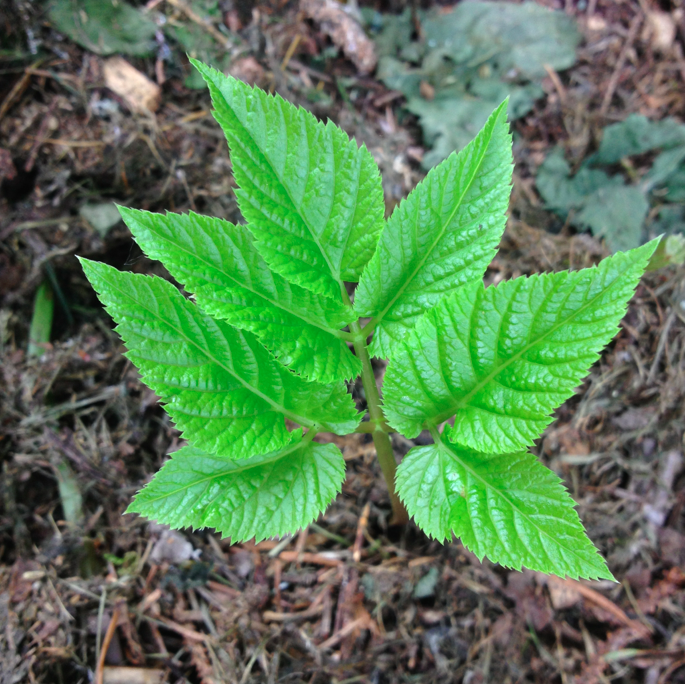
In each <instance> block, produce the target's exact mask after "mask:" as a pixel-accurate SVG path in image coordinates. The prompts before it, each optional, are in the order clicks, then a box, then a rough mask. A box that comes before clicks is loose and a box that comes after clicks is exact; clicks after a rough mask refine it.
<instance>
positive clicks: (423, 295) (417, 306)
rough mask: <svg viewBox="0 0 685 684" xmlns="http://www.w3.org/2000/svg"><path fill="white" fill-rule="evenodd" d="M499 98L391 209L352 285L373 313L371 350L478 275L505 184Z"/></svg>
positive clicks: (507, 149)
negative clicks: (469, 138) (481, 122)
mask: <svg viewBox="0 0 685 684" xmlns="http://www.w3.org/2000/svg"><path fill="white" fill-rule="evenodd" d="M506 113H507V108H506V103H504V104H502V105H501V106H500V107H499V108H498V109H497V110H496V111H495V112H494V113H493V114H492V116H491V117H490V119H489V120H488V122H487V123H486V125H485V127H484V128H483V130H482V131H481V132H480V133H479V134H478V136H477V137H476V138H475V140H474V141H473V142H472V143H470V144H469V145H468V146H467V147H466V148H464V149H463V150H462V151H461V152H460V153H459V154H453V155H452V156H450V157H449V158H448V159H446V160H445V161H444V162H443V163H442V164H440V165H439V166H436V167H435V168H434V169H432V170H431V171H430V172H429V173H428V175H427V176H426V178H425V179H424V180H423V181H422V182H421V183H419V185H418V186H417V187H416V188H415V189H414V190H413V192H411V193H410V195H409V197H407V199H406V200H404V201H403V202H402V203H401V204H400V205H399V206H398V207H397V208H396V209H395V211H394V212H393V214H392V216H391V217H390V219H389V220H388V223H387V225H386V227H385V229H384V230H383V233H382V234H381V239H380V242H379V245H378V249H377V251H376V253H375V254H374V255H373V257H372V259H371V261H370V262H369V265H368V266H367V268H366V270H365V271H364V274H363V276H362V278H361V281H360V282H359V286H358V287H357V291H356V293H355V311H356V312H357V314H358V315H359V316H368V317H373V320H374V321H375V322H376V330H375V334H374V339H373V343H372V347H371V350H372V353H373V354H375V355H377V356H386V357H387V356H390V355H391V354H392V351H393V348H394V347H395V346H396V345H397V343H398V342H399V341H400V340H401V339H402V338H403V337H405V335H406V334H407V332H408V331H409V330H410V329H411V328H412V327H413V326H414V324H415V323H416V320H417V318H418V316H420V315H421V314H422V313H424V312H425V311H427V310H428V309H430V308H431V307H433V306H435V305H436V304H437V303H438V302H440V301H441V300H442V299H443V298H444V297H445V296H446V295H448V294H450V293H451V292H453V291H454V289H455V288H457V287H459V286H460V285H463V284H464V283H467V282H471V281H474V280H479V279H481V278H482V277H483V273H485V269H486V268H487V266H488V264H489V263H490V261H492V258H493V257H494V255H495V248H496V247H497V244H498V243H499V240H500V237H501V236H502V232H503V231H504V226H505V223H506V210H507V206H508V204H509V194H510V191H511V173H512V157H511V136H510V135H509V127H508V125H507V121H506Z"/></svg>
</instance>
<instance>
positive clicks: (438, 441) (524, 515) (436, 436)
mask: <svg viewBox="0 0 685 684" xmlns="http://www.w3.org/2000/svg"><path fill="white" fill-rule="evenodd" d="M431 432H432V433H434V434H433V439H434V440H436V444H437V445H438V447H439V448H440V449H441V450H443V451H444V452H445V453H446V454H447V455H448V456H450V457H451V458H452V459H453V460H454V461H455V462H456V463H458V464H459V465H461V467H462V468H464V470H466V471H467V472H468V473H469V474H470V475H471V476H472V477H473V478H474V479H475V480H478V482H480V483H481V484H482V485H483V487H484V488H485V489H490V490H492V491H493V492H496V493H497V494H498V495H499V496H500V497H501V498H502V499H504V500H505V501H506V502H507V503H508V504H509V505H510V506H511V508H512V509H513V510H514V511H516V512H517V513H518V514H519V515H520V516H521V517H522V518H524V519H525V520H526V521H527V522H528V523H529V524H530V525H531V526H532V527H534V528H535V529H536V530H537V532H538V534H540V535H541V536H544V537H545V538H547V539H551V540H552V541H553V543H555V544H557V545H558V546H560V547H561V548H562V549H564V551H566V552H568V553H569V554H570V555H572V556H573V557H574V558H577V559H578V561H579V562H580V563H581V564H585V562H586V561H585V560H584V559H583V558H581V557H580V556H579V555H578V554H577V553H576V552H575V550H574V549H573V547H567V546H565V545H564V544H562V543H561V541H559V539H558V538H557V537H552V536H551V535H550V534H548V533H547V532H545V531H544V530H543V529H541V528H540V527H539V525H538V524H537V523H536V522H534V521H533V520H532V519H531V518H530V516H529V515H528V514H527V513H524V512H523V511H522V510H521V509H520V508H518V506H516V504H515V503H514V502H513V501H511V500H510V499H509V497H507V496H506V494H505V493H504V492H503V491H502V490H500V489H498V488H497V487H494V486H493V485H491V484H490V483H489V482H487V481H486V480H485V479H484V478H483V477H482V476H481V475H480V474H479V473H477V472H476V471H475V470H473V468H471V467H470V466H469V465H468V463H466V462H465V461H462V460H461V459H460V458H459V456H457V455H456V454H455V453H454V452H453V451H452V450H451V449H450V448H449V447H447V446H445V444H444V443H443V441H442V439H441V437H440V434H439V433H438V432H437V430H435V429H434V430H431ZM441 471H442V469H441ZM488 511H489V507H488ZM470 517H471V516H470V515H469V519H470ZM493 527H494V525H493ZM495 533H496V534H497V537H498V538H499V539H500V542H501V541H502V539H501V537H500V536H499V532H498V531H497V529H495ZM502 546H504V547H505V548H507V547H506V545H505V544H504V543H503V542H502ZM524 546H525V544H524ZM526 548H528V547H527V546H526ZM542 548H543V549H544V550H545V555H546V556H547V558H548V560H549V561H550V562H553V561H552V559H551V558H550V557H549V554H548V553H547V550H546V549H545V545H544V544H542ZM528 550H529V551H530V549H528ZM507 552H509V549H507Z"/></svg>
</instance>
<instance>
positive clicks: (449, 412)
mask: <svg viewBox="0 0 685 684" xmlns="http://www.w3.org/2000/svg"><path fill="white" fill-rule="evenodd" d="M617 282H620V279H619V278H615V279H614V281H613V282H612V283H611V285H609V287H607V288H606V289H604V290H602V291H601V292H599V294H597V295H595V296H594V297H593V298H592V299H589V300H588V301H587V302H586V303H585V304H584V305H583V306H582V307H581V308H580V309H577V310H576V311H574V312H573V314H572V315H571V316H569V317H568V318H565V319H563V320H562V321H560V322H559V323H557V324H555V325H554V326H553V327H551V328H550V329H549V330H548V331H547V332H545V333H543V334H542V335H540V337H537V338H536V339H535V340H533V341H532V342H529V343H528V344H527V345H526V346H525V347H523V348H521V350H520V351H518V352H516V353H515V354H514V355H513V356H511V357H510V358H509V359H507V360H506V361H504V362H503V363H502V365H500V366H497V367H496V368H495V369H494V370H492V371H491V372H490V373H489V374H488V375H486V376H485V378H483V379H482V380H479V381H478V382H476V384H475V385H474V386H473V388H472V389H471V390H469V391H468V392H467V393H466V394H465V395H464V396H463V397H462V398H461V399H460V400H459V401H457V402H455V403H454V405H453V406H452V407H451V408H449V409H447V410H446V411H443V412H442V413H441V414H439V415H438V416H437V417H436V418H434V419H433V420H431V421H426V422H425V423H424V426H427V425H428V423H430V424H436V425H437V424H440V423H442V422H443V421H445V420H447V419H448V418H450V417H451V416H453V415H454V413H455V412H456V411H458V410H459V409H463V408H466V407H467V406H468V402H469V401H470V399H471V398H472V397H473V395H474V394H477V393H478V392H480V390H482V389H483V387H485V385H487V384H488V383H489V382H490V381H491V380H493V379H494V378H496V377H497V376H498V375H499V374H500V373H501V372H502V371H503V370H504V369H505V368H507V367H508V366H510V365H511V364H512V363H514V361H518V360H519V359H520V358H521V357H522V356H523V355H524V354H525V353H526V352H527V351H529V350H530V349H532V348H533V347H534V346H535V345H536V344H540V342H542V341H544V340H545V339H546V338H547V337H548V336H549V335H551V334H552V333H554V332H556V331H557V330H559V328H561V327H562V326H563V325H565V324H566V323H568V322H570V321H572V320H573V319H574V318H575V317H576V316H578V315H579V314H581V313H582V312H583V311H585V310H586V309H587V308H588V307H589V306H591V305H592V304H594V303H595V301H596V300H597V299H599V298H600V297H601V296H603V295H605V294H607V293H608V292H609V291H610V290H611V289H612V288H613V287H614V285H616V283H617ZM570 294H571V293H569V295H568V296H570ZM568 296H567V298H566V299H568ZM545 299H547V297H545ZM566 299H565V300H564V302H565V301H566ZM474 311H475V308H474ZM471 329H473V326H472V327H471ZM470 350H471V344H470V343H469V351H470ZM549 365H553V364H549ZM474 370H475V368H474ZM445 384H447V383H445ZM508 389H511V388H508ZM497 415H499V414H497Z"/></svg>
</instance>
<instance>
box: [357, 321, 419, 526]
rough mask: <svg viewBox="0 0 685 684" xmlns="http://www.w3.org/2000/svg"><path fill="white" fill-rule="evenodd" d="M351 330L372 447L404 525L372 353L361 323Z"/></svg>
mask: <svg viewBox="0 0 685 684" xmlns="http://www.w3.org/2000/svg"><path fill="white" fill-rule="evenodd" d="M350 330H351V331H352V333H353V334H354V336H355V340H354V350H355V352H356V353H357V357H358V358H359V360H360V361H361V362H362V384H363V385H364V392H365V394H366V404H367V406H368V408H369V418H370V421H369V422H371V423H373V425H374V426H375V427H374V430H373V432H372V433H371V435H372V437H373V444H374V446H375V447H376V455H377V456H378V462H379V463H380V466H381V471H382V472H383V477H384V478H385V483H386V485H387V486H388V492H389V493H390V503H391V504H392V520H391V521H390V522H391V524H393V525H404V524H405V523H407V522H408V521H409V516H408V515H407V509H406V508H405V507H404V504H403V503H402V502H401V501H400V497H399V496H397V492H396V491H395V471H396V470H397V463H395V454H394V452H393V450H392V444H391V442H390V436H389V435H388V429H389V428H388V426H387V424H386V422H385V417H384V416H383V411H382V410H381V398H380V395H379V394H378V387H377V385H376V378H375V376H374V374H373V367H372V366H371V359H370V357H369V351H368V349H367V347H366V340H365V339H364V338H363V337H362V336H361V335H360V328H359V323H357V322H356V321H355V322H353V323H351V324H350Z"/></svg>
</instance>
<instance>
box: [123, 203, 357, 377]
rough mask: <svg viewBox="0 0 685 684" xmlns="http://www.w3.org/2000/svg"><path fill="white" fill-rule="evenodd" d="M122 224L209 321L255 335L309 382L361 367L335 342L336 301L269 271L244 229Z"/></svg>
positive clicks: (169, 222) (345, 314) (182, 217)
mask: <svg viewBox="0 0 685 684" xmlns="http://www.w3.org/2000/svg"><path fill="white" fill-rule="evenodd" d="M121 214H122V216H123V218H124V220H125V221H126V225H127V226H128V227H129V228H130V229H131V232H132V233H133V235H134V236H135V238H136V241H137V242H138V244H139V245H140V246H141V247H142V249H143V250H144V251H145V253H146V254H147V255H148V256H149V257H150V258H152V259H159V260H160V261H161V262H162V263H163V264H164V265H165V266H166V267H167V268H168V269H169V272H170V273H171V274H172V275H173V276H174V278H176V279H177V280H178V281H179V282H180V283H181V284H182V285H183V286H184V287H185V289H186V290H188V291H189V292H192V293H194V294H195V296H196V300H197V303H198V304H199V306H200V307H201V308H202V309H203V310H204V311H206V312H207V313H208V314H209V315H210V316H213V317H215V318H221V319H224V320H227V321H228V322H229V323H230V324H231V325H234V326H236V327H238V328H241V329H242V330H249V331H251V332H253V333H255V334H256V335H257V336H258V337H259V339H260V340H261V342H262V343H263V344H264V345H265V346H266V347H267V348H268V349H269V350H271V351H272V352H273V353H274V354H275V356H276V357H277V358H278V359H279V361H281V362H282V363H284V364H285V365H286V366H289V367H290V368H292V369H293V370H294V371H295V372H297V373H300V374H301V375H304V376H305V377H307V378H309V379H310V380H319V381H321V382H333V381H337V380H348V379H351V378H353V377H356V376H357V375H358V374H359V373H360V372H361V364H360V363H359V360H358V359H357V357H356V356H354V355H353V354H352V352H350V350H349V349H348V347H347V344H346V342H345V341H344V340H343V339H341V338H340V337H339V336H338V332H339V330H340V329H341V328H344V327H345V326H347V324H348V323H349V321H350V319H351V318H352V315H351V311H350V310H349V308H348V307H345V306H343V304H342V302H340V303H338V302H336V301H335V300H332V299H329V298H328V297H324V296H322V295H316V294H314V293H312V292H310V291H309V290H305V289H304V288H301V287H299V286H297V285H293V284H292V283H290V282H288V281H287V280H286V279H285V278H283V277H281V276H279V275H278V274H277V273H273V271H271V270H270V269H269V267H268V266H267V265H266V262H265V261H264V259H263V258H262V256H261V255H260V254H259V252H258V251H257V250H256V249H255V246H254V240H253V238H252V236H251V234H250V232H249V231H248V229H247V228H246V227H245V226H236V225H233V224H232V223H229V222H228V221H223V220H221V219H218V218H211V217H208V216H199V215H198V214H195V213H192V212H191V213H190V214H171V213H167V214H166V215H161V214H151V213H149V212H144V211H136V210H132V209H123V208H122V209H121Z"/></svg>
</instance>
